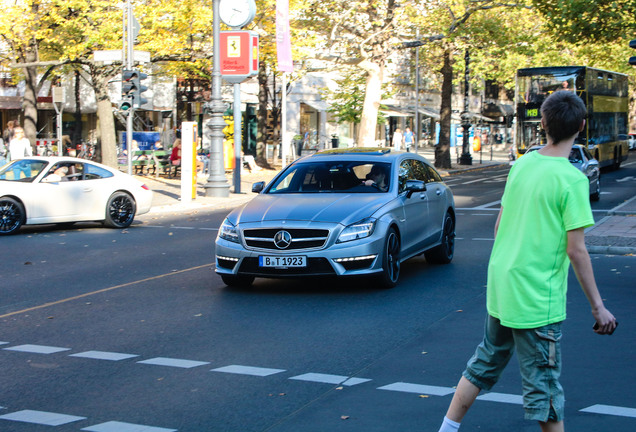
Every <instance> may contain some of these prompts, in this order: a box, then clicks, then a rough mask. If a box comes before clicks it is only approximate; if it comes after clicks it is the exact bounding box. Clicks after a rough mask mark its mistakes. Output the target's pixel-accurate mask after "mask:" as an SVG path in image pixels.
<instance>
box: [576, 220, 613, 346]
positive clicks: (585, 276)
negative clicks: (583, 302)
mask: <svg viewBox="0 0 636 432" xmlns="http://www.w3.org/2000/svg"><path fill="white" fill-rule="evenodd" d="M567 236H568V248H567V254H568V257H570V262H571V263H572V268H573V269H574V273H575V274H576V278H577V279H578V280H579V284H581V288H582V289H583V292H584V293H585V296H586V297H587V301H588V302H589V303H590V306H591V307H592V315H594V319H595V320H596V322H597V323H598V325H599V327H598V329H597V330H595V331H596V333H598V334H609V333H611V332H612V331H614V328H616V318H614V315H612V313H611V312H610V311H608V310H607V309H605V305H604V304H603V299H602V298H601V294H600V293H599V291H598V287H597V286H596V280H595V279H594V271H593V270H592V260H590V255H589V254H588V253H587V248H586V247H585V231H584V229H583V228H578V229H575V230H571V231H568V234H567Z"/></svg>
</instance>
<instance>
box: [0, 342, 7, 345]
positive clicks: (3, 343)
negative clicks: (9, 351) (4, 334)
mask: <svg viewBox="0 0 636 432" xmlns="http://www.w3.org/2000/svg"><path fill="white" fill-rule="evenodd" d="M8 343H9V342H0V345H7V344H8Z"/></svg>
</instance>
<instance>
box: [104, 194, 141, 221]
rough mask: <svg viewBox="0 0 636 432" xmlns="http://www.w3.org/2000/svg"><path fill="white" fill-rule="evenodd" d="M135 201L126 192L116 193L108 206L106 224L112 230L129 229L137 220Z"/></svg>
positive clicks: (109, 200)
mask: <svg viewBox="0 0 636 432" xmlns="http://www.w3.org/2000/svg"><path fill="white" fill-rule="evenodd" d="M135 212H136V205H135V200H134V199H133V198H132V197H131V196H130V195H128V194H127V193H126V192H115V193H114V194H112V195H111V197H110V198H109V199H108V204H107V205H106V220H105V224H106V226H108V227H111V228H127V227H129V226H130V224H131V223H132V222H133V219H135Z"/></svg>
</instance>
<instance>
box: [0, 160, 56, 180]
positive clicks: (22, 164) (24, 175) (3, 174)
mask: <svg viewBox="0 0 636 432" xmlns="http://www.w3.org/2000/svg"><path fill="white" fill-rule="evenodd" d="M46 166H47V162H45V161H41V160H35V159H20V160H17V161H13V162H11V163H10V164H8V165H5V166H4V167H2V169H0V180H4V181H19V182H25V183H31V182H32V181H33V180H34V179H35V178H36V177H37V176H38V174H40V172H42V170H43V169H44V168H45V167H46Z"/></svg>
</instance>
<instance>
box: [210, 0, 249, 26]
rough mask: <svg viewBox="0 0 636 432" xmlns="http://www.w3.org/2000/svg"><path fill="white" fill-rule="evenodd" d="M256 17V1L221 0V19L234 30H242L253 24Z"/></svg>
mask: <svg viewBox="0 0 636 432" xmlns="http://www.w3.org/2000/svg"><path fill="white" fill-rule="evenodd" d="M255 15H256V3H255V2H254V0H221V1H220V3H219V18H221V21H223V23H224V24H226V25H228V26H229V27H232V28H236V29H238V28H241V27H244V26H246V25H248V24H249V23H251V22H252V20H253V19H254V16H255Z"/></svg>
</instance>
